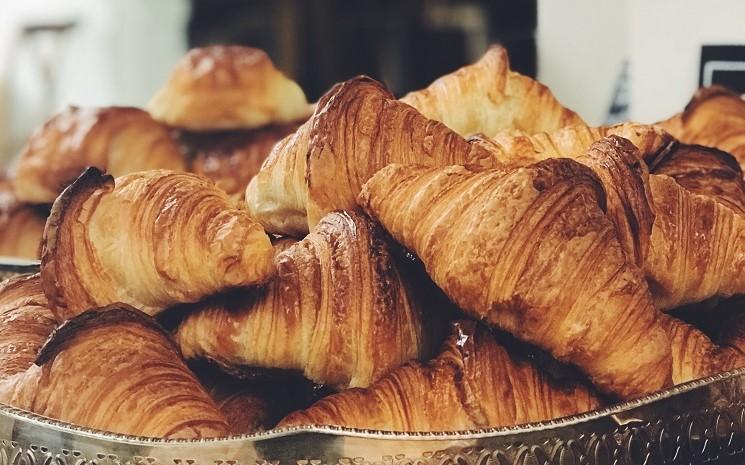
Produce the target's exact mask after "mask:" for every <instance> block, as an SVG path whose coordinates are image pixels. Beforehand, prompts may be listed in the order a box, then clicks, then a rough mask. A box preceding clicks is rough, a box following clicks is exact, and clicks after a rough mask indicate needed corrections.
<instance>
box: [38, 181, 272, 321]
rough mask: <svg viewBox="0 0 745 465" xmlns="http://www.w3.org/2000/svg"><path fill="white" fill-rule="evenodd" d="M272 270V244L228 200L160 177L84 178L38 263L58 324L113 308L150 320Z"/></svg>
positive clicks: (54, 219)
mask: <svg viewBox="0 0 745 465" xmlns="http://www.w3.org/2000/svg"><path fill="white" fill-rule="evenodd" d="M273 270H274V266H273V264H272V245H271V242H270V240H269V237H268V236H267V235H266V234H265V233H264V231H263V229H262V228H261V226H260V225H258V224H257V223H256V222H254V221H253V220H252V219H251V218H250V217H249V216H248V215H247V214H246V213H245V212H244V211H242V210H239V209H238V208H237V207H236V206H234V205H233V203H232V202H231V201H230V199H229V198H228V196H227V194H225V193H224V192H222V191H221V190H219V189H218V188H216V187H215V186H214V184H213V183H212V182H211V181H209V180H207V179H204V178H201V177H199V176H196V175H193V174H187V173H174V172H171V171H165V170H153V171H146V172H142V173H134V174H130V175H127V176H122V177H119V178H117V179H116V180H114V179H113V178H112V177H111V176H105V175H103V174H102V173H101V172H100V171H98V170H97V169H95V168H91V169H89V170H87V171H86V172H85V173H84V174H83V175H82V176H81V177H80V178H79V179H78V180H77V181H75V182H74V183H73V184H72V185H71V186H70V187H68V188H67V189H66V190H65V191H64V192H63V193H62V195H60V197H59V198H58V199H57V200H56V201H55V202H54V205H53V206H52V213H51V215H50V217H49V220H48V222H47V226H46V230H45V231H44V242H43V247H42V257H41V277H42V282H43V285H44V292H45V294H46V295H47V297H48V298H49V303H50V305H51V307H52V310H53V311H54V312H55V315H56V316H57V318H58V320H59V321H64V320H66V319H68V318H70V317H72V316H73V315H76V314H78V313H80V312H83V311H85V310H87V309H89V308H92V307H98V306H104V305H109V304H112V303H116V302H124V303H127V304H130V305H137V306H138V308H141V309H142V310H143V311H145V312H146V313H148V314H151V315H153V314H156V313H158V312H159V311H161V310H163V309H165V308H166V307H169V306H171V305H174V304H177V303H181V302H195V301H197V300H199V299H201V298H203V297H205V296H207V295H211V294H213V293H215V292H217V291H219V290H221V289H224V288H228V287H233V286H241V285H249V284H256V283H261V282H263V281H266V280H267V279H268V278H269V277H270V276H271V274H272V273H273Z"/></svg>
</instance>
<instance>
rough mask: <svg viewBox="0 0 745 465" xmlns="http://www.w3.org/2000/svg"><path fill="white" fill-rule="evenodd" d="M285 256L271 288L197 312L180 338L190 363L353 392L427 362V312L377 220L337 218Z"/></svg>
mask: <svg viewBox="0 0 745 465" xmlns="http://www.w3.org/2000/svg"><path fill="white" fill-rule="evenodd" d="M278 247H279V249H280V251H279V253H277V255H276V256H275V263H276V267H277V276H276V277H275V279H274V280H272V281H270V282H269V283H268V284H267V286H266V287H265V288H263V289H247V290H242V291H239V292H237V293H233V294H228V295H222V296H217V297H216V298H213V299H209V300H207V301H205V302H201V303H198V304H195V305H193V306H191V307H192V309H193V310H195V311H194V312H193V313H190V315H189V316H188V317H187V318H186V320H185V321H184V322H183V323H182V324H181V326H180V327H179V329H178V333H177V337H176V338H177V341H178V343H179V345H180V347H181V350H182V351H183V353H184V356H186V357H187V358H194V357H200V356H201V357H207V358H210V359H212V360H216V361H218V362H219V363H221V364H224V365H248V366H255V367H266V368H280V369H287V370H298V371H301V372H302V373H303V374H304V375H305V376H306V377H307V378H308V379H310V380H312V381H315V382H317V383H319V384H327V385H331V386H338V387H348V386H353V387H354V386H367V385H369V384H370V383H371V382H372V381H374V380H376V379H378V378H379V377H380V376H382V375H383V374H384V373H385V372H387V371H388V370H390V369H392V368H395V367H397V366H398V365H401V364H403V363H405V362H406V361H408V360H410V359H413V358H417V357H419V356H421V355H422V348H423V346H424V342H423V334H422V327H421V322H420V310H419V307H418V305H417V302H416V300H415V298H414V297H413V295H412V293H411V290H410V289H409V288H408V287H407V284H406V283H405V282H404V281H403V278H402V276H401V275H400V274H399V271H398V269H397V267H396V263H395V262H394V260H393V258H392V257H391V252H390V250H389V245H388V243H387V239H386V237H385V236H384V235H383V232H382V230H381V229H380V227H379V226H377V225H376V224H375V223H373V222H372V221H371V220H370V219H368V218H365V217H364V216H362V215H361V214H357V213H347V212H335V213H331V214H329V215H327V216H326V217H325V218H324V219H323V220H321V222H320V223H318V226H317V227H316V228H315V229H314V230H313V232H311V233H310V234H309V235H308V236H307V237H306V238H305V239H303V240H302V241H300V242H298V243H296V244H294V245H291V246H289V247H287V244H286V243H284V244H283V245H281V246H278ZM283 248H286V250H284V251H281V250H282V249H283ZM267 334H275V335H276V334H279V335H282V336H281V337H267Z"/></svg>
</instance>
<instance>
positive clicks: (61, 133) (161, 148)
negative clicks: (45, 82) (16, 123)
mask: <svg viewBox="0 0 745 465" xmlns="http://www.w3.org/2000/svg"><path fill="white" fill-rule="evenodd" d="M89 166H94V167H96V168H98V169H100V170H102V171H106V172H108V173H109V174H111V175H113V176H121V175H124V174H127V173H132V172H136V171H143V170H149V169H158V168H162V169H170V170H177V171H183V170H185V169H186V164H185V161H184V157H183V155H182V154H181V151H180V150H179V147H178V146H177V145H176V143H175V141H174V140H173V139H172V138H171V136H170V135H169V133H168V130H167V129H166V128H165V127H164V126H162V125H161V124H159V123H157V122H156V121H154V120H153V119H152V118H151V117H150V115H148V114H147V113H146V112H145V111H143V110H140V109H138V108H129V107H104V108H78V107H69V108H68V109H67V110H65V111H63V112H61V113H59V114H57V115H55V116H54V117H52V118H51V119H50V120H49V121H47V122H46V123H44V125H43V126H41V127H40V128H39V129H37V130H36V131H35V132H34V133H33V134H32V135H31V137H30V138H29V140H28V143H27V144H26V147H25V148H24V149H23V152H22V153H21V156H20V158H19V159H18V162H17V163H16V166H15V181H14V187H15V192H16V195H17V196H18V198H19V199H20V200H21V201H22V202H28V203H52V202H53V201H54V199H55V198H56V197H57V195H58V194H59V193H60V192H62V190H63V189H64V188H65V187H67V186H68V185H69V184H70V183H71V182H73V181H74V180H75V179H76V178H77V177H78V176H79V175H80V173H82V172H83V171H84V170H85V169H86V168H87V167H89Z"/></svg>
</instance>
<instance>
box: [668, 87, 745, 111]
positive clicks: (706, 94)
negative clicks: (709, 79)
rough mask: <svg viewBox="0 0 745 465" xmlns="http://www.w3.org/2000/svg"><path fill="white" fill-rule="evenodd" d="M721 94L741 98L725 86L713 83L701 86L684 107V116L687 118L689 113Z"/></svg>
mask: <svg viewBox="0 0 745 465" xmlns="http://www.w3.org/2000/svg"><path fill="white" fill-rule="evenodd" d="M720 96H725V97H734V98H736V99H738V100H739V99H740V96H739V95H737V94H736V93H735V92H733V91H731V90H730V89H728V88H726V87H724V86H720V85H713V86H709V87H700V88H699V89H698V90H696V92H695V93H694V94H693V97H691V100H690V101H689V102H688V103H687V104H686V106H685V108H683V113H682V117H683V118H684V119H685V118H687V117H688V115H690V114H691V113H692V112H693V111H695V110H696V108H697V107H699V106H700V105H702V104H703V103H705V102H706V101H708V100H711V99H713V98H715V97H720Z"/></svg>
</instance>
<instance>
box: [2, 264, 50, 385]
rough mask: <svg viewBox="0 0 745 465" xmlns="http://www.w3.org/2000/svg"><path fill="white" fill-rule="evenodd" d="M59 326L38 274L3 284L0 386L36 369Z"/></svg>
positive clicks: (17, 278) (13, 279)
mask: <svg viewBox="0 0 745 465" xmlns="http://www.w3.org/2000/svg"><path fill="white" fill-rule="evenodd" d="M56 325H57V322H56V320H55V319H54V315H53V314H52V312H51V310H49V305H48V302H47V299H46V297H45V296H44V293H43V292H42V289H41V279H40V278H39V275H38V274H34V275H24V276H18V277H15V278H11V279H9V280H7V281H4V282H2V283H0V382H2V381H3V380H4V379H7V378H9V377H11V376H13V375H16V374H18V373H21V372H23V371H26V370H27V369H28V368H29V367H30V366H31V365H33V363H34V360H36V356H37V354H38V352H39V350H40V349H41V347H42V346H43V345H44V342H45V341H46V340H47V338H48V337H49V335H50V334H51V333H52V330H54V328H55V326H56Z"/></svg>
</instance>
